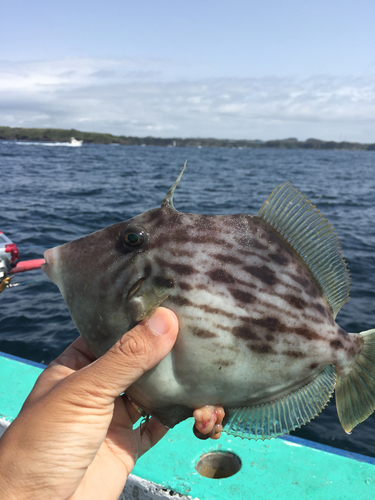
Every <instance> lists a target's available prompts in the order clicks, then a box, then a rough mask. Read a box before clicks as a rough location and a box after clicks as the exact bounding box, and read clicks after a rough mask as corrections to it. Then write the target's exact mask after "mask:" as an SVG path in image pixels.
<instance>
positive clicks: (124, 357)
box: [76, 307, 178, 400]
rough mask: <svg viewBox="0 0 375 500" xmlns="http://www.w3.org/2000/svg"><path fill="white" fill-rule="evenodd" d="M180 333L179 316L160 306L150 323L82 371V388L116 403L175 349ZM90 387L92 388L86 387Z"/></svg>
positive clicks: (126, 335) (139, 328)
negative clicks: (128, 389) (131, 386)
mask: <svg viewBox="0 0 375 500" xmlns="http://www.w3.org/2000/svg"><path fill="white" fill-rule="evenodd" d="M177 333H178V320H177V316H176V315H175V314H174V313H173V312H172V311H170V310H169V309H166V308H164V307H159V308H158V309H156V311H155V312H154V313H153V315H152V316H151V317H150V318H148V319H147V320H144V321H142V322H141V323H139V324H138V325H137V326H136V327H134V328H133V329H132V330H130V331H129V332H127V333H126V334H125V335H123V336H122V338H121V339H120V340H119V341H118V342H116V344H115V345H114V346H113V347H112V348H111V349H110V350H109V351H108V352H106V353H105V354H104V355H103V356H102V357H101V358H99V359H98V360H96V361H95V362H94V363H92V364H91V365H89V366H88V367H87V368H84V369H82V370H79V371H78V372H77V373H76V376H77V377H78V378H80V380H79V383H80V384H82V389H84V387H85V386H86V387H87V390H88V391H89V392H91V393H92V392H93V388H94V387H95V392H96V393H97V395H98V396H99V395H100V396H101V397H105V398H106V399H107V398H108V399H109V400H114V399H115V398H116V397H117V396H119V395H120V394H121V393H122V392H124V391H125V390H126V389H127V388H128V387H129V386H130V385H131V384H132V383H133V382H135V381H136V380H138V379H139V377H141V376H142V375H143V374H144V373H145V372H147V371H148V370H150V369H151V368H153V367H154V366H156V365H157V364H158V363H159V362H160V361H161V360H162V359H163V358H165V356H166V355H167V354H168V353H169V352H170V350H171V349H172V347H173V345H174V343H175V341H176V338H177ZM86 384H88V385H86Z"/></svg>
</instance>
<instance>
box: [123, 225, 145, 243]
mask: <svg viewBox="0 0 375 500" xmlns="http://www.w3.org/2000/svg"><path fill="white" fill-rule="evenodd" d="M122 237H123V241H124V243H125V245H126V246H128V247H141V246H143V245H145V244H146V243H147V240H148V235H147V232H146V230H145V229H144V228H143V227H140V226H132V227H128V228H127V229H125V231H124V232H123V234H122Z"/></svg>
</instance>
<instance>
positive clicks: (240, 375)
mask: <svg viewBox="0 0 375 500" xmlns="http://www.w3.org/2000/svg"><path fill="white" fill-rule="evenodd" d="M185 166H186V164H185V165H184V168H183V169H182V171H181V173H180V175H179V176H178V178H177V180H176V181H175V183H174V184H173V185H172V187H171V188H170V190H169V191H168V193H167V194H166V196H165V198H164V200H163V202H162V204H161V207H160V208H155V209H151V210H149V211H146V212H144V213H142V214H141V215H138V216H136V217H133V218H131V219H129V220H127V221H124V222H120V223H115V224H113V225H111V226H109V227H107V228H104V229H101V230H99V231H97V232H94V233H92V234H90V235H88V236H85V237H83V238H80V239H77V240H74V241H71V242H68V243H65V244H63V245H61V246H58V247H55V248H52V249H49V250H47V251H46V252H45V255H44V256H45V259H46V264H45V265H44V266H43V268H44V271H45V272H46V274H47V275H48V276H49V277H50V278H51V279H52V280H53V281H54V283H55V284H56V285H57V286H58V288H59V290H60V292H61V294H62V296H63V298H64V300H65V302H66V304H67V306H68V309H69V311H70V314H71V317H72V319H73V321H74V323H75V325H76V327H77V329H78V331H79V333H80V335H81V336H82V337H83V338H84V339H85V341H86V343H87V345H88V347H89V348H90V349H91V351H92V352H93V354H94V355H95V356H97V357H99V356H101V355H103V354H104V353H105V352H106V351H107V350H108V349H110V348H111V347H112V345H114V344H115V343H116V342H117V341H118V340H119V339H120V338H121V337H122V335H123V334H124V332H126V331H129V330H130V329H131V328H133V327H134V326H135V325H136V324H138V323H139V322H140V321H142V320H143V319H145V318H147V317H149V316H150V315H151V314H152V313H153V311H154V310H155V309H156V308H157V307H158V306H160V305H161V304H163V306H165V307H167V308H169V309H171V310H172V311H174V312H175V313H176V315H177V317H178V320H179V334H178V337H177V341H176V343H175V345H174V347H173V349H172V350H171V352H170V353H169V354H168V355H167V356H166V358H164V359H163V360H162V361H161V362H160V363H159V364H158V365H157V366H155V367H154V368H152V369H151V370H150V371H148V372H147V373H145V374H144V375H143V376H142V377H141V378H140V379H139V380H137V381H136V382H135V383H134V384H133V385H132V386H131V387H129V389H128V390H127V391H126V394H127V395H128V397H129V398H130V399H131V400H132V401H133V402H134V403H135V404H136V405H138V406H139V407H140V408H141V409H143V410H144V411H145V412H146V413H148V414H150V415H153V416H154V417H156V418H157V419H158V420H159V421H160V422H162V423H163V424H164V425H166V426H167V427H173V426H175V425H177V424H178V423H179V422H181V421H182V420H184V419H186V418H188V417H191V416H192V414H193V411H194V409H196V408H200V407H202V406H204V405H217V406H222V407H223V408H224V410H225V415H226V416H225V420H224V422H223V426H224V429H223V430H224V432H226V433H228V434H230V435H233V436H240V437H241V438H248V439H270V438H275V437H277V436H280V435H283V434H286V433H289V432H290V431H292V430H294V429H296V428H299V427H301V426H302V425H304V424H306V423H307V422H309V421H310V420H311V419H313V418H315V416H317V415H318V414H319V413H320V412H321V411H322V409H323V408H324V407H325V406H326V404H327V403H328V401H329V399H330V398H331V396H332V394H333V392H334V391H336V393H335V394H336V406H337V411H338V416H339V420H340V422H341V424H342V427H343V429H344V430H345V431H346V432H347V433H350V432H351V430H352V429H353V428H354V427H355V426H356V425H357V424H359V423H360V422H362V421H364V420H365V419H366V418H367V417H368V416H369V415H371V413H372V412H373V411H374V408H375V329H372V330H367V331H363V332H361V333H348V332H346V331H345V330H343V329H342V328H341V327H340V326H339V325H338V324H337V323H336V321H335V318H336V315H337V313H338V312H339V310H340V309H341V307H342V306H343V304H344V303H345V302H346V301H347V300H348V298H349V288H350V276H349V271H348V268H347V264H346V262H345V261H344V259H343V257H342V251H341V248H340V243H339V240H338V238H337V236H336V233H335V232H334V230H333V228H332V227H331V226H330V224H329V223H328V221H327V220H326V219H324V217H323V215H322V214H321V213H320V212H319V210H318V209H317V208H316V207H315V206H314V205H312V203H311V202H310V201H308V200H307V199H306V197H305V196H303V195H302V194H301V193H300V192H299V191H298V190H297V189H295V188H294V187H293V185H292V184H291V183H290V182H287V183H285V184H283V185H281V186H277V187H276V188H275V189H274V190H273V192H272V193H271V195H270V196H269V198H268V199H267V200H266V201H265V203H264V204H263V205H262V207H261V208H260V210H259V212H258V214H257V215H249V214H234V215H202V214H196V213H181V212H179V211H177V210H176V208H175V207H174V205H173V194H174V191H175V189H176V187H177V185H178V184H179V182H180V180H181V177H182V174H183V172H184V169H185Z"/></svg>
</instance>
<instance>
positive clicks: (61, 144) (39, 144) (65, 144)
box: [16, 141, 81, 148]
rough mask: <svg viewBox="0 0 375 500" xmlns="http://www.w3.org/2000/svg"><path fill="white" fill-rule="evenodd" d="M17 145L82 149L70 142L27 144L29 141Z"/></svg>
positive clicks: (18, 142) (19, 142)
mask: <svg viewBox="0 0 375 500" xmlns="http://www.w3.org/2000/svg"><path fill="white" fill-rule="evenodd" d="M16 144H19V145H22V146H48V147H66V148H76V147H80V146H81V144H80V145H79V146H77V145H76V144H71V143H70V142H39V141H38V142H27V141H17V142H16Z"/></svg>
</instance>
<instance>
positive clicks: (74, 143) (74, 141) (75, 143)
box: [69, 137, 83, 148]
mask: <svg viewBox="0 0 375 500" xmlns="http://www.w3.org/2000/svg"><path fill="white" fill-rule="evenodd" d="M69 144H70V145H71V146H73V147H75V148H78V147H79V146H82V144H83V141H82V140H78V139H76V138H75V137H71V138H70V142H69Z"/></svg>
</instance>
